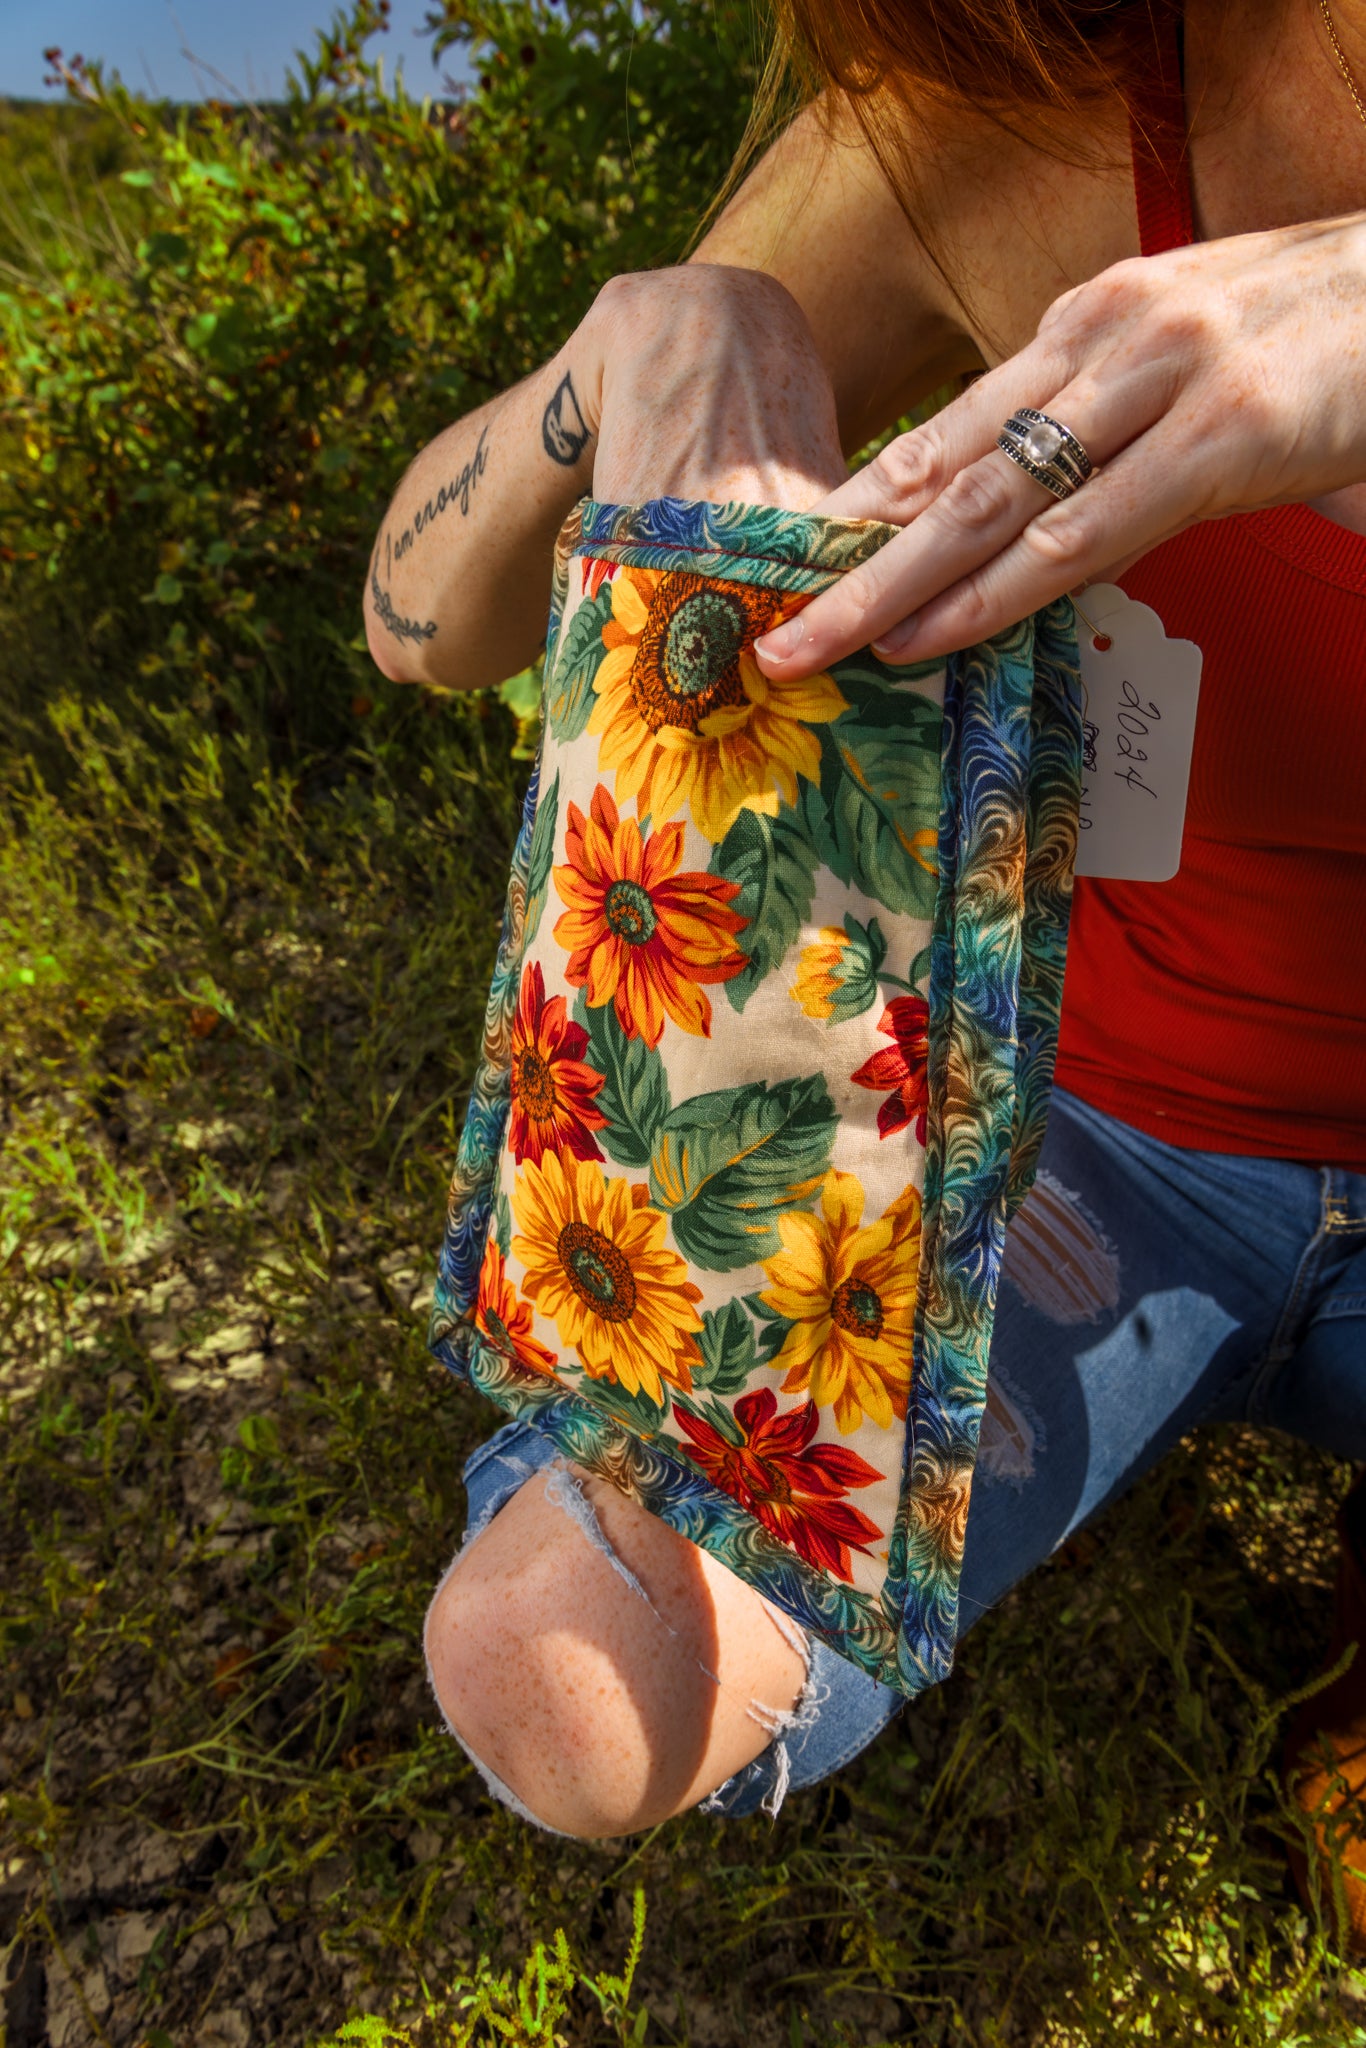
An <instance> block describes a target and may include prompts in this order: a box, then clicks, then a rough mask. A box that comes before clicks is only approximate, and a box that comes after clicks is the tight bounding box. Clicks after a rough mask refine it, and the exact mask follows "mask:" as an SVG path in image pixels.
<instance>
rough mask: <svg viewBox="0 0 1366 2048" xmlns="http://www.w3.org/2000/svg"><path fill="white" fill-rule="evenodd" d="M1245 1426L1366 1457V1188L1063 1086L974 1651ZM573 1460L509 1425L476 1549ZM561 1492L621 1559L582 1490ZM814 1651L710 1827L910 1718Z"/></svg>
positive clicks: (995, 1426) (1029, 1233)
mask: <svg viewBox="0 0 1366 2048" xmlns="http://www.w3.org/2000/svg"><path fill="white" fill-rule="evenodd" d="M1227 1421H1241V1422H1251V1423H1257V1424H1262V1425H1265V1426H1267V1427H1270V1428H1275V1429H1281V1430H1285V1431H1287V1432H1288V1433H1289V1434H1290V1435H1292V1436H1297V1437H1301V1438H1303V1439H1304V1440H1305V1441H1306V1442H1309V1443H1313V1444H1317V1445H1319V1446H1321V1447H1322V1448H1324V1449H1326V1450H1329V1451H1333V1452H1335V1453H1337V1454H1338V1455H1339V1456H1341V1457H1345V1458H1355V1459H1366V1172H1363V1173H1351V1172H1347V1171H1345V1170H1343V1169H1340V1168H1336V1167H1332V1168H1323V1169H1322V1170H1320V1169H1316V1168H1314V1167H1308V1166H1299V1165H1295V1164H1292V1163H1290V1162H1288V1161H1285V1160H1277V1159H1261V1158H1245V1157H1241V1156H1238V1155H1236V1154H1228V1153H1216V1152H1191V1151H1184V1150H1181V1149H1179V1148H1178V1147H1176V1146H1172V1145H1166V1144H1163V1143H1162V1142H1161V1140H1160V1139H1157V1138H1151V1137H1149V1136H1147V1134H1146V1133H1144V1132H1142V1131H1138V1130H1135V1129H1133V1128H1132V1127H1131V1126H1130V1125H1128V1124H1123V1123H1120V1122H1118V1121H1117V1119H1115V1118H1113V1117H1109V1116H1106V1115H1105V1114H1103V1113H1102V1112H1101V1111H1099V1110H1096V1109H1093V1108H1091V1107H1090V1106H1089V1105H1088V1104H1087V1103H1084V1102H1082V1101H1080V1100H1079V1099H1078V1098H1077V1097H1076V1096H1073V1095H1069V1094H1067V1093H1066V1092H1065V1091H1063V1090H1062V1089H1057V1090H1055V1092H1054V1095H1053V1103H1052V1109H1051V1112H1050V1119H1049V1127H1048V1137H1047V1140H1046V1142H1045V1145H1044V1150H1043V1155H1042V1161H1041V1165H1040V1170H1039V1175H1038V1180H1037V1183H1036V1185H1035V1188H1034V1191H1033V1192H1032V1193H1031V1195H1030V1197H1029V1199H1028V1201H1027V1202H1026V1203H1025V1205H1024V1208H1023V1209H1022V1210H1021V1212H1020V1214H1019V1215H1018V1216H1017V1217H1016V1219H1015V1221H1014V1223H1013V1224H1012V1225H1011V1228H1010V1231H1009V1234H1008V1237H1007V1242H1006V1255H1005V1264H1004V1268H1003V1279H1002V1287H1001V1295H1000V1301H999V1304H998V1308H997V1315H996V1329H995V1337H994V1341H993V1345H992V1352H991V1382H990V1390H989V1395H988V1402H987V1409H986V1414H985V1416H984V1418H983V1424H982V1437H981V1450H980V1455H979V1461H978V1467H977V1474H976V1479H975V1481H974V1485H973V1494H972V1504H971V1508H970V1511H969V1515H968V1526H967V1541H966V1551H965V1557H964V1566H963V1579H962V1587H961V1593H960V1609H959V1612H960V1634H961V1633H963V1632H965V1631H966V1630H967V1629H968V1628H969V1627H971V1625H972V1623H973V1621H974V1620H976V1619H977V1617H978V1616H979V1615H981V1614H984V1613H985V1612H986V1610H987V1608H988V1607H990V1606H992V1605H993V1604H994V1603H995V1602H996V1601H997V1600H999V1599H1001V1597H1002V1596H1003V1595H1004V1594H1005V1593H1006V1592H1008V1591H1009V1589H1010V1588H1011V1587H1012V1586H1013V1585H1015V1584H1016V1583H1017V1581H1018V1580H1020V1579H1022V1578H1023V1577H1024V1576H1025V1574H1026V1573H1027V1572H1028V1571H1030V1570H1031V1569H1032V1568H1033V1567H1034V1566H1035V1565H1036V1564H1038V1563H1040V1562H1041V1561H1042V1560H1043V1559H1044V1558H1045V1557H1047V1556H1048V1554H1049V1553H1050V1552H1051V1551H1052V1550H1054V1549H1056V1547H1057V1546H1058V1545H1059V1544H1060V1543H1062V1542H1063V1541H1064V1540H1065V1539H1066V1538H1067V1537H1068V1536H1069V1535H1071V1534H1072V1532H1073V1531H1074V1530H1075V1529H1076V1528H1078V1526H1079V1525H1080V1524H1081V1523H1083V1522H1084V1521H1086V1520H1087V1519H1088V1518H1089V1517H1090V1516H1092V1515H1094V1514H1097V1513H1098V1512H1099V1511H1100V1510H1101V1509H1102V1508H1104V1507H1106V1506H1107V1505H1108V1504H1109V1503H1110V1502H1111V1501H1113V1500H1115V1499H1116V1498H1117V1497H1118V1496H1119V1495H1120V1494H1122V1493H1123V1492H1124V1491H1125V1489H1126V1488H1127V1487H1129V1486H1131V1485H1132V1484H1133V1483H1134V1481H1135V1480H1136V1479H1137V1478H1138V1477H1139V1476H1140V1475H1141V1474H1142V1473H1143V1472H1145V1471H1146V1470H1147V1469H1148V1467H1149V1466H1151V1465H1152V1464H1154V1463H1155V1462H1156V1461H1157V1459H1158V1458H1160V1457H1161V1455H1162V1453H1163V1452H1164V1451H1166V1450H1167V1449H1169V1448H1170V1446H1171V1445H1172V1444H1174V1443H1175V1442H1176V1441H1177V1439H1178V1438H1179V1437H1181V1436H1183V1435H1184V1434H1185V1433H1186V1432H1187V1431H1188V1430H1189V1429H1191V1428H1193V1427H1194V1426H1195V1425H1196V1424H1198V1423H1205V1422H1227ZM556 1463H561V1464H562V1461H561V1460H560V1459H559V1454H558V1452H557V1451H556V1449H555V1446H554V1445H553V1444H552V1443H550V1442H549V1441H548V1439H546V1438H545V1437H543V1436H541V1435H540V1434H539V1432H538V1431H537V1430H536V1429H535V1428H534V1427H532V1426H531V1425H530V1424H529V1423H525V1422H515V1423H510V1424H508V1425H507V1427H506V1428H504V1429H501V1430H499V1431H498V1433H497V1434H496V1435H495V1436H493V1437H492V1438H490V1440H489V1441H488V1442H487V1443H486V1444H484V1445H483V1446H482V1447H481V1448H480V1449H479V1450H478V1451H476V1452H475V1454H474V1456H473V1457H472V1458H471V1459H470V1460H469V1462H468V1464H467V1465H466V1467H465V1484H466V1487H467V1489H468V1492H469V1501H470V1515H469V1524H468V1530H467V1534H466V1539H465V1540H466V1543H469V1542H472V1541H474V1540H476V1539H477V1537H478V1536H479V1534H480V1533H481V1531H482V1530H483V1529H484V1528H486V1527H487V1525H488V1523H489V1522H490V1521H491V1520H492V1518H493V1516H494V1515H495V1514H497V1512H498V1510H499V1509H500V1508H501V1507H502V1506H504V1504H505V1503H506V1502H507V1501H508V1500H509V1499H510V1498H511V1496H512V1495H513V1494H514V1493H515V1492H516V1491H517V1489H518V1488H519V1487H520V1486H521V1485H522V1484H523V1483H524V1482H525V1480H526V1479H528V1478H529V1477H530V1476H531V1474H532V1473H533V1472H536V1471H539V1470H542V1469H543V1468H545V1467H546V1466H550V1465H555V1464H556ZM552 1483H553V1484H555V1485H557V1487H558V1489H559V1493H560V1499H561V1504H562V1505H563V1506H565V1507H566V1509H567V1510H568V1511H569V1512H571V1513H572V1514H574V1517H575V1519H576V1520H577V1521H578V1522H579V1525H580V1527H581V1528H583V1529H584V1532H585V1535H586V1536H587V1537H588V1539H589V1540H592V1541H597V1542H599V1543H600V1544H601V1543H604V1541H605V1539H604V1538H603V1537H602V1532H601V1530H600V1529H598V1527H597V1523H596V1517H594V1516H593V1513H592V1509H591V1507H590V1506H589V1504H588V1502H587V1500H586V1498H584V1496H583V1495H582V1493H581V1492H579V1491H578V1489H577V1486H576V1482H575V1481H574V1479H573V1476H572V1474H570V1473H569V1472H567V1471H565V1472H564V1473H563V1477H562V1479H557V1481H555V1482H552ZM614 1562H615V1563H616V1565H617V1568H618V1570H620V1571H621V1572H622V1573H623V1574H624V1575H625V1576H626V1577H627V1578H628V1579H629V1580H630V1582H631V1584H632V1585H633V1586H635V1590H636V1592H637V1594H639V1597H640V1598H642V1599H644V1598H646V1595H645V1593H644V1591H643V1589H642V1588H641V1587H640V1586H639V1585H637V1584H636V1582H635V1580H634V1579H633V1578H632V1577H631V1574H629V1573H628V1572H627V1571H626V1567H625V1566H624V1565H623V1564H622V1563H621V1561H620V1560H619V1559H614ZM666 1619H667V1618H666ZM775 1625H779V1624H775ZM786 1626H791V1624H787V1625H786ZM804 1649H805V1654H806V1663H807V1677H806V1683H805V1686H804V1688H803V1690H802V1694H801V1697H800V1699H799V1700H798V1702H797V1706H796V1709H795V1711H794V1713H793V1714H792V1715H791V1716H782V1717H777V1718H776V1719H775V1723H774V1726H773V1733H772V1740H771V1741H770V1743H769V1745H768V1747H767V1748H766V1749H765V1750H764V1751H763V1752H762V1753H761V1754H760V1755H759V1756H758V1757H756V1758H755V1760H754V1761H753V1762H752V1763H750V1764H748V1765H747V1766H746V1767H745V1769H744V1770H742V1771H740V1772H737V1774H736V1775H735V1776H734V1777H732V1778H729V1779H728V1780H727V1781H726V1783H725V1784H723V1785H721V1786H719V1787H718V1788H717V1790H716V1791H715V1792H713V1793H712V1794H711V1796H710V1797H709V1798H708V1799H707V1800H705V1801H704V1802H703V1807H704V1810H705V1811H708V1812H713V1813H723V1814H727V1815H731V1816H736V1817H738V1816H741V1815H744V1814H750V1813H754V1812H756V1811H758V1810H759V1808H760V1807H763V1808H764V1809H765V1810H766V1811H768V1812H770V1813H776V1811H777V1809H778V1807H779V1805H780V1804H781V1802H782V1799H783V1796H784V1794H785V1793H786V1792H787V1791H788V1790H789V1789H793V1790H797V1789H801V1788H803V1787H805V1786H809V1785H814V1784H817V1783H819V1781H820V1780H821V1779H823V1778H828V1777H830V1776H831V1775H832V1773H834V1772H835V1771H837V1770H839V1769H840V1768H841V1767H842V1766H843V1765H844V1764H846V1763H848V1762H849V1760H850V1759H851V1758H852V1757H854V1756H856V1755H857V1754H858V1753H859V1751H860V1750H862V1749H864V1748H866V1747H867V1745H868V1744H869V1743H870V1742H871V1741H872V1740H873V1739H874V1737H875V1736H876V1735H878V1734H879V1733H880V1732H881V1730H882V1729H883V1728H884V1727H885V1726H886V1724H887V1722H888V1721H890V1720H891V1718H892V1716H893V1715H894V1714H895V1713H896V1712H897V1710H898V1709H899V1708H900V1707H902V1706H903V1705H905V1704H906V1702H905V1701H904V1700H903V1698H902V1696H901V1695H900V1694H899V1693H896V1692H893V1691H892V1690H891V1689H890V1688H889V1687H887V1686H883V1685H879V1684H878V1683H877V1682H876V1681H875V1680H873V1679H870V1678H868V1677H866V1676H865V1675H864V1674H863V1673H862V1672H861V1671H859V1670H857V1669H856V1668H855V1666H854V1665H852V1664H848V1663H846V1662H845V1661H844V1660H843V1659H842V1658H840V1657H837V1656H836V1655H835V1654H834V1652H833V1651H831V1650H829V1649H827V1648H826V1647H825V1646H824V1645H823V1644H821V1643H812V1644H808V1645H804ZM476 1761H477V1759H476ZM479 1768H480V1770H481V1771H482V1772H483V1775H484V1777H485V1779H486V1781H487V1782H488V1783H489V1786H490V1790H492V1791H493V1792H494V1793H495V1794H496V1795H497V1796H498V1797H499V1798H501V1799H503V1800H504V1801H505V1803H507V1804H509V1805H511V1806H512V1807H513V1808H514V1809H515V1810H516V1811H517V1812H519V1813H521V1814H522V1815H523V1817H524V1818H527V1819H530V1818H532V1816H531V1815H529V1814H527V1813H526V1810H525V1808H524V1807H523V1806H521V1805H520V1804H519V1802H518V1801H517V1800H516V1798H515V1797H514V1796H513V1794H512V1793H511V1792H510V1791H509V1790H508V1788H507V1787H506V1786H504V1785H502V1784H500V1783H499V1782H498V1780H497V1779H495V1778H494V1777H493V1775H492V1773H490V1772H489V1771H488V1769H487V1767H486V1766H484V1765H482V1764H480V1765H479Z"/></svg>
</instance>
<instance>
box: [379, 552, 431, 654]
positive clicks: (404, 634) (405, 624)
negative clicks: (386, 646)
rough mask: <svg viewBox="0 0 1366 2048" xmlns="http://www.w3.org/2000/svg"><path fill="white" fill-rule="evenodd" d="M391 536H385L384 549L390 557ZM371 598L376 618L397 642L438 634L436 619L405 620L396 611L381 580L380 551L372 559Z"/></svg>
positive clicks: (421, 639)
mask: <svg viewBox="0 0 1366 2048" xmlns="http://www.w3.org/2000/svg"><path fill="white" fill-rule="evenodd" d="M389 545H390V544H389V536H388V534H387V533H386V534H385V536H384V547H385V553H386V572H387V558H388V555H389ZM370 598H371V601H372V603H373V604H374V607H375V617H376V618H377V619H378V620H379V622H380V624H381V625H382V626H383V627H384V628H385V630H386V631H387V632H390V633H392V634H393V636H394V638H395V640H417V641H424V640H430V639H432V637H433V636H434V634H435V632H436V620H435V619H405V618H404V616H403V613H402V612H400V611H396V610H395V609H394V600H393V599H392V597H390V595H389V593H388V591H387V590H386V589H385V587H384V585H383V584H382V583H381V582H380V580H379V549H378V547H377V548H376V549H375V552H374V554H373V555H372V556H371V558H370Z"/></svg>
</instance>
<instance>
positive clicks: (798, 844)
mask: <svg viewBox="0 0 1366 2048" xmlns="http://www.w3.org/2000/svg"><path fill="white" fill-rule="evenodd" d="M824 829H825V827H824V817H823V807H822V804H821V798H820V793H819V791H818V790H816V789H814V788H813V787H812V785H811V784H810V783H803V784H802V787H801V796H800V800H799V802H798V805H797V807H796V809H795V810H789V809H787V808H784V809H782V810H780V811H779V813H778V815H777V817H776V818H766V817H764V816H763V815H762V814H761V813H760V812H758V811H741V813H740V815H739V817H738V818H737V819H736V820H735V823H734V824H733V825H732V826H731V828H730V830H729V832H727V834H726V836H725V838H724V839H723V840H722V841H721V844H720V845H719V846H718V847H717V848H716V851H715V852H714V853H713V854H712V857H711V862H710V865H709V868H708V873H709V874H713V875H723V876H724V877H725V879H726V880H727V881H728V882H738V883H739V885H740V893H739V895H738V896H737V897H736V898H735V901H734V902H733V903H732V904H731V909H732V910H734V911H737V912H738V913H739V915H740V916H741V917H744V918H747V919H748V920H749V922H748V923H747V924H746V926H745V928H744V930H743V931H742V932H740V933H738V934H737V936H736V944H737V945H738V946H739V947H740V949H741V950H742V951H743V952H745V953H747V954H748V955H749V965H748V967H745V968H743V969H742V970H741V972H740V973H739V974H736V975H733V976H732V977H731V979H730V980H729V981H728V982H727V983H726V994H727V996H728V997H729V998H730V1001H731V1004H732V1007H733V1008H735V1009H736V1010H743V1009H744V1007H745V1004H746V1003H747V1002H748V1001H749V998H750V996H751V995H752V994H753V992H754V990H755V989H756V988H757V987H758V985H759V983H760V982H761V981H762V980H763V978H764V976H765V975H766V974H771V973H772V971H773V969H774V968H775V967H776V966H777V965H778V962H779V961H780V960H781V959H782V957H783V955H784V954H785V953H786V952H787V950H788V948H789V946H791V945H792V944H793V943H794V942H795V941H796V940H797V939H798V938H799V937H800V936H801V930H802V926H803V924H804V923H805V922H806V919H807V918H808V917H809V916H810V914H811V903H812V898H813V897H814V895H815V893H816V869H817V868H818V866H819V865H820V852H819V848H820V843H821V838H822V834H823V832H824Z"/></svg>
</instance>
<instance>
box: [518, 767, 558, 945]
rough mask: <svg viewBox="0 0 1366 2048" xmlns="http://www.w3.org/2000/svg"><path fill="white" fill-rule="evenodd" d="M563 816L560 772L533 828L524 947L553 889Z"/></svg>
mask: <svg viewBox="0 0 1366 2048" xmlns="http://www.w3.org/2000/svg"><path fill="white" fill-rule="evenodd" d="M559 815H560V778H559V776H558V775H557V776H556V777H555V780H554V781H553V782H552V783H551V785H550V787H549V789H547V790H543V791H542V793H541V797H540V800H539V801H538V803H537V805H536V822H535V824H534V825H533V826H532V828H531V852H530V855H529V856H528V859H527V878H526V922H525V924H524V925H523V928H522V931H523V937H522V944H523V946H529V945H530V944H531V941H532V940H533V939H534V938H535V936H536V927H537V926H538V925H539V923H540V922H541V912H542V911H543V910H544V909H545V899H546V895H547V892H548V891H549V888H550V870H551V867H552V865H553V863H554V859H555V827H556V825H557V823H558V822H559Z"/></svg>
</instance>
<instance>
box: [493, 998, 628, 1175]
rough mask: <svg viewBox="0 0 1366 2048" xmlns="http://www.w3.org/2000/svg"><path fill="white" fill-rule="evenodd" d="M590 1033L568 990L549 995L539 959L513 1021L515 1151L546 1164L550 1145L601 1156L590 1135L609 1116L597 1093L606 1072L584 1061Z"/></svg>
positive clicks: (518, 1156) (510, 1123)
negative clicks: (575, 1016)
mask: <svg viewBox="0 0 1366 2048" xmlns="http://www.w3.org/2000/svg"><path fill="white" fill-rule="evenodd" d="M587 1050H588V1033H587V1032H586V1031H585V1030H584V1028H583V1026H582V1025H581V1024H571V1023H570V1021H569V1013H568V1011H567V1010H566V1009H565V1006H564V997H563V996H552V997H551V999H550V1001H549V1002H547V1001H546V999H545V976H544V975H543V974H542V973H541V966H540V962H539V961H538V960H533V961H532V963H531V965H530V966H529V967H528V968H527V969H526V971H525V973H524V974H523V976H522V992H521V995H520V997H519V999H518V1003H517V1016H516V1018H515V1020H514V1022H513V1026H512V1071H511V1075H510V1084H511V1089H512V1112H511V1115H510V1117H509V1119H508V1134H509V1138H510V1140H511V1143H512V1156H513V1158H514V1159H515V1160H516V1161H517V1163H518V1165H519V1166H520V1165H521V1163H522V1161H523V1160H524V1159H534V1160H535V1161H536V1162H537V1164H538V1165H539V1164H540V1161H541V1159H542V1158H543V1156H544V1155H545V1153H546V1152H547V1151H551V1152H572V1153H573V1155H574V1157H575V1158H576V1159H601V1157H602V1154H601V1152H600V1151H599V1150H598V1148H597V1145H596V1143H595V1142H594V1140H593V1138H592V1136H591V1135H590V1134H591V1133H592V1132H593V1131H600V1130H601V1129H602V1127H603V1125H604V1124H605V1123H606V1121H607V1119H606V1117H605V1116H604V1115H603V1113H602V1111H601V1110H600V1109H599V1108H598V1106H597V1104H596V1103H595V1102H594V1100H593V1098H594V1096H595V1095H596V1094H597V1092H598V1090H599V1089H600V1088H601V1087H602V1084H603V1076H602V1075H601V1074H598V1073H595V1072H594V1071H593V1069H592V1067H590V1066H586V1065H585V1064H584V1060H583V1055H584V1053H585V1052H586V1051H587Z"/></svg>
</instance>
